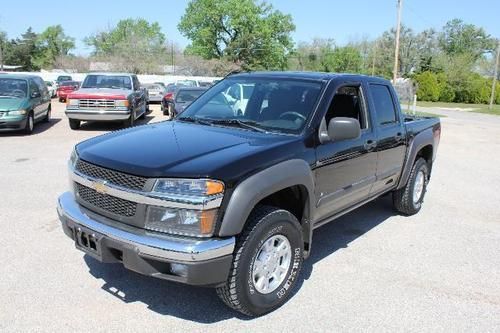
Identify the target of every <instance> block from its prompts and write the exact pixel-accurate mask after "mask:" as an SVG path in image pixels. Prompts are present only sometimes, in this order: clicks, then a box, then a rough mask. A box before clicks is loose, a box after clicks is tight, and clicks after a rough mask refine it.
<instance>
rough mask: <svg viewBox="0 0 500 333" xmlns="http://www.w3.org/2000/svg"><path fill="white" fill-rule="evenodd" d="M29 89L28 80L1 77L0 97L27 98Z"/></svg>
mask: <svg viewBox="0 0 500 333" xmlns="http://www.w3.org/2000/svg"><path fill="white" fill-rule="evenodd" d="M27 91H28V83H27V82H26V80H22V79H8V78H0V97H12V98H25V97H26V96H27V94H26V92H27Z"/></svg>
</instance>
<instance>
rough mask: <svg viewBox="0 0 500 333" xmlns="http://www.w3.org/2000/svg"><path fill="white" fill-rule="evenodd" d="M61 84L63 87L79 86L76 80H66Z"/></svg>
mask: <svg viewBox="0 0 500 333" xmlns="http://www.w3.org/2000/svg"><path fill="white" fill-rule="evenodd" d="M59 86H61V87H67V86H78V82H76V81H64V82H61V84H60V85H59Z"/></svg>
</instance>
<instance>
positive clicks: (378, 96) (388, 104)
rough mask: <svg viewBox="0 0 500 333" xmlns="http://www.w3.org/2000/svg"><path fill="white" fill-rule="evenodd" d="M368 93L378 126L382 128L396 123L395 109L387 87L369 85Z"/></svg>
mask: <svg viewBox="0 0 500 333" xmlns="http://www.w3.org/2000/svg"><path fill="white" fill-rule="evenodd" d="M370 91H371V95H372V99H373V104H374V106H375V113H376V115H377V122H378V124H379V125H382V126H383V125H388V124H394V123H397V122H398V117H397V113H396V107H395V105H394V99H393V97H392V93H391V90H390V89H389V87H388V86H386V85H383V84H374V83H370Z"/></svg>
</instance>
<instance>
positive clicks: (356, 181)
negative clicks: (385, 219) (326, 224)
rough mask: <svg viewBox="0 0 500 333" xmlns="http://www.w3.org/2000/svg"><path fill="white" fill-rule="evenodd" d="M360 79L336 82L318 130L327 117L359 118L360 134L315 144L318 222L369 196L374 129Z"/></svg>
mask: <svg viewBox="0 0 500 333" xmlns="http://www.w3.org/2000/svg"><path fill="white" fill-rule="evenodd" d="M367 111H368V110H367V103H366V101H365V98H364V95H363V86H362V84H361V83H360V82H349V83H345V84H342V85H340V86H338V87H337V88H336V89H335V90H334V93H333V94H332V95H331V102H330V106H329V108H328V111H327V112H326V114H325V116H324V118H323V120H322V126H321V127H322V128H320V131H321V130H324V129H326V126H327V124H328V122H329V120H330V119H332V118H334V117H348V118H355V119H358V120H359V123H360V126H361V135H360V137H359V138H356V139H348V140H341V141H336V142H335V141H328V142H325V143H322V144H320V145H319V146H318V147H317V148H316V159H317V162H316V165H317V168H316V169H315V177H316V193H315V194H316V206H317V209H316V216H315V218H314V219H315V221H319V223H321V221H322V220H324V219H327V218H328V217H330V216H333V215H335V214H337V213H339V212H342V211H343V210H345V209H347V208H349V207H351V206H353V205H355V204H356V203H359V202H361V201H363V200H365V199H367V198H368V196H369V194H370V190H371V187H372V185H373V183H374V182H375V173H376V168H377V152H376V149H375V148H376V146H375V142H376V133H375V131H374V129H373V126H371V124H372V121H371V119H370V116H369V112H367Z"/></svg>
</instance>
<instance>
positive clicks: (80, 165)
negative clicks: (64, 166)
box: [75, 160, 147, 190]
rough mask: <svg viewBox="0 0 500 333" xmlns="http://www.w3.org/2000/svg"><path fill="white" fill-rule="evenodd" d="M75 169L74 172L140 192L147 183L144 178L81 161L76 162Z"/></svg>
mask: <svg viewBox="0 0 500 333" xmlns="http://www.w3.org/2000/svg"><path fill="white" fill-rule="evenodd" d="M75 169H76V171H78V172H80V173H82V174H84V175H87V176H90V177H93V178H97V179H102V180H105V181H107V182H109V183H112V184H115V185H118V186H122V187H126V188H130V189H133V190H142V189H143V188H144V185H146V181H147V178H144V177H138V176H133V175H129V174H126V173H122V172H118V171H114V170H110V169H106V168H102V167H99V166H97V165H94V164H90V163H87V162H85V161H82V160H78V162H77V163H76V167H75Z"/></svg>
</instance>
